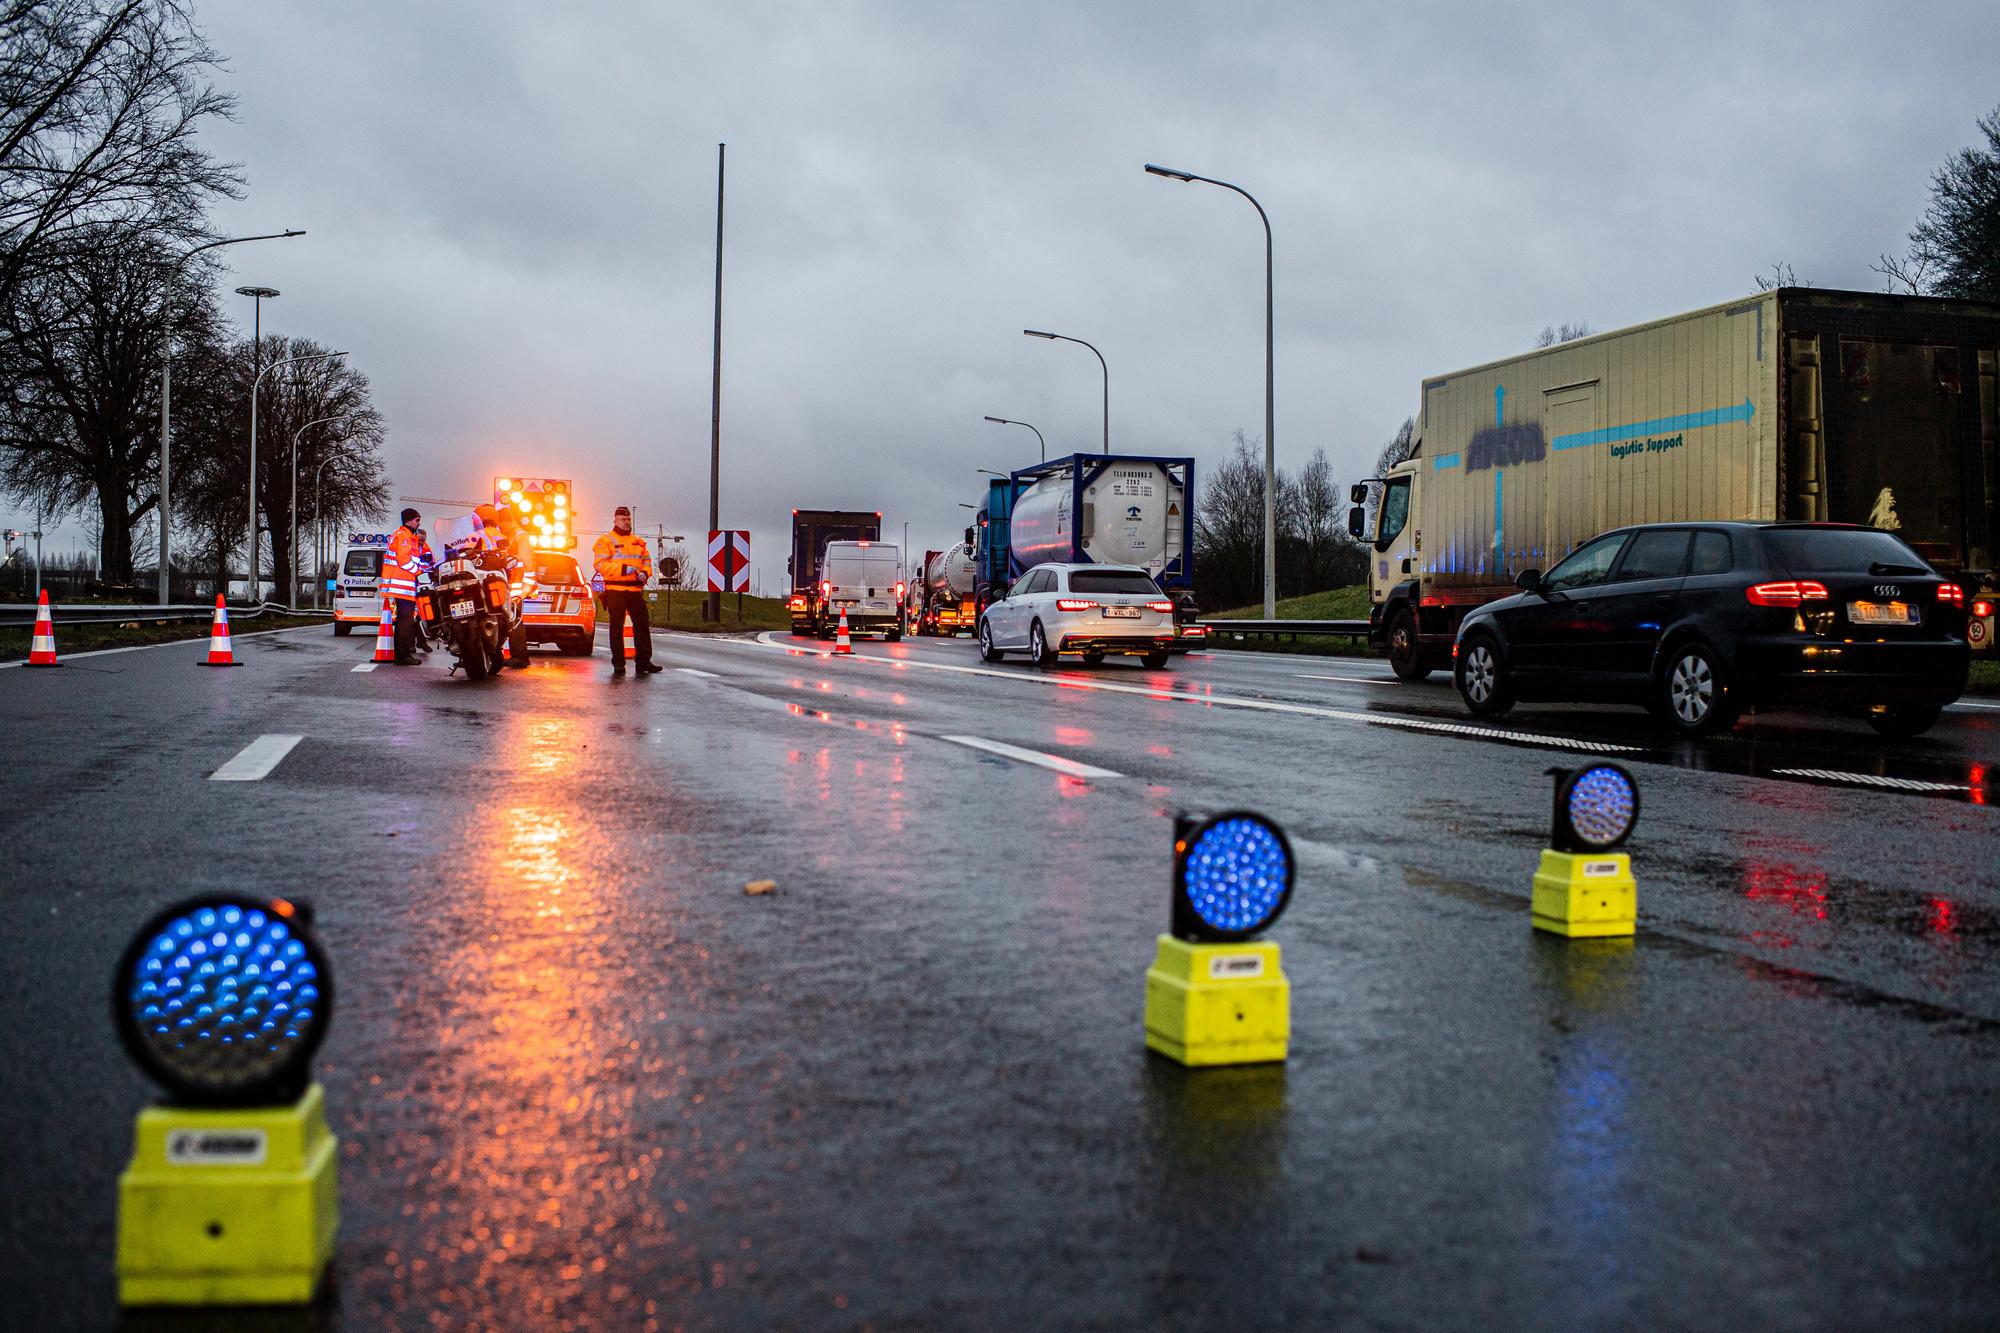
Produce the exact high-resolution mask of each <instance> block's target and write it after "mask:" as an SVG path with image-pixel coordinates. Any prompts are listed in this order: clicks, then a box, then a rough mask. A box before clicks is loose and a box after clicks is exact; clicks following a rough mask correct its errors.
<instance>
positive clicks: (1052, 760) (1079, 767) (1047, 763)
mask: <svg viewBox="0 0 2000 1333" xmlns="http://www.w3.org/2000/svg"><path fill="white" fill-rule="evenodd" d="M938 739H939V740H941V741H950V742H951V743H952V744H953V745H964V746H967V747H969V748H971V749H974V750H984V751H986V753H988V754H997V755H999V756H1000V757H1001V758H1002V759H1018V760H1020V761H1021V762H1022V763H1024V764H1034V765H1037V766H1038V767H1041V768H1050V769H1054V770H1055V771H1056V772H1058V773H1062V774H1065V775H1066V776H1069V777H1072V778H1115V777H1122V776H1123V774H1119V773H1114V772H1112V771H1111V770H1110V769H1108V768H1098V767H1095V766H1094V765H1091V764H1081V763H1078V762H1077V761H1076V760H1074V759H1065V758H1063V757H1062V756H1061V755H1059V754H1043V753H1042V752H1041V751H1040V750H1024V749H1022V748H1021V747H1020V746H1018V745H1008V744H1005V743H1004V742H1001V741H989V740H987V739H985V738H984V737H983V736H940V737H938Z"/></svg>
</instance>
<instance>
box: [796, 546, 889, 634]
mask: <svg viewBox="0 0 2000 1333" xmlns="http://www.w3.org/2000/svg"><path fill="white" fill-rule="evenodd" d="M907 591H908V589H907V587H906V585H905V584H904V581H903V552H902V549H901V548H900V547H896V546H891V545H888V544H886V543H884V542H828V543H827V544H826V553H825V554H824V555H822V556H821V557H820V562H819V593H820V596H819V607H820V612H819V614H820V619H819V624H818V626H817V629H818V631H819V635H820V637H821V638H831V637H832V636H833V634H834V632H835V631H836V630H837V629H838V628H839V625H840V613H841V612H842V611H843V610H844V611H846V612H847V628H848V630H849V631H850V632H851V633H855V634H881V635H883V636H884V637H885V638H887V639H888V640H889V642H891V643H894V642H896V641H897V640H898V639H900V638H902V637H903V597H904V594H905V593H906V592H907Z"/></svg>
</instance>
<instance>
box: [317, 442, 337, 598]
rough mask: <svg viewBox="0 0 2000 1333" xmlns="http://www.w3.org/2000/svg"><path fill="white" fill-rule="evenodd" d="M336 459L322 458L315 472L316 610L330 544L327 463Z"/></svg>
mask: <svg viewBox="0 0 2000 1333" xmlns="http://www.w3.org/2000/svg"><path fill="white" fill-rule="evenodd" d="M335 461H337V456H336V457H334V458H322V459H321V460H320V464H319V468H318V470H317V471H315V472H314V473H313V527H314V529H315V530H316V532H317V535H316V536H315V538H314V542H315V544H316V545H317V546H318V548H319V553H318V554H317V555H315V556H314V557H313V610H315V611H317V610H319V594H320V590H321V588H322V587H323V586H324V585H323V583H322V581H321V579H320V577H319V566H321V565H323V564H325V563H326V556H327V551H326V548H327V546H328V545H329V543H328V542H327V540H326V509H325V508H324V505H325V503H326V465H327V464H328V463H332V462H335Z"/></svg>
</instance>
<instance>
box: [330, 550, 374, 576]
mask: <svg viewBox="0 0 2000 1333" xmlns="http://www.w3.org/2000/svg"><path fill="white" fill-rule="evenodd" d="M340 572H341V573H343V574H360V575H363V576H365V577H368V578H371V579H372V578H374V577H376V576H377V575H378V574H380V573H381V572H382V553H381V552H380V551H349V552H348V553H347V560H346V562H345V563H343V564H342V565H341V567H340Z"/></svg>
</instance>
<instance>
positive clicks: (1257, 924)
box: [1173, 811, 1292, 941]
mask: <svg viewBox="0 0 2000 1333" xmlns="http://www.w3.org/2000/svg"><path fill="white" fill-rule="evenodd" d="M1174 888H1175V893H1174V913H1173V915H1174V921H1173V930H1174V934H1176V935H1179V936H1181V937H1182V938H1184V939H1203V940H1223V941H1233V940H1245V939H1249V938H1251V937H1252V936H1254V935H1257V934H1259V933H1261V932H1262V931H1264V930H1266V929H1268V928H1269V927H1270V925H1271V923H1272V922H1274V921H1276V920H1277V919H1278V917H1279V915H1280V914H1281V913H1283V912H1284V910H1285V905H1286V903H1288V902H1289V901H1290V900H1291V894H1292V849H1291V845H1290V844H1289V843H1288V842H1286V840H1285V834H1284V830H1282V829H1280V828H1279V827H1278V826H1277V825H1276V824H1273V823H1272V822H1271V821H1270V820H1268V819H1265V818H1264V817H1263V816H1262V815H1255V814H1251V813H1249V812H1248V811H1232V812H1230V813H1228V814H1222V815H1216V816H1214V817H1213V818H1211V819H1206V820H1194V819H1190V818H1188V817H1186V816H1183V817H1182V818H1181V819H1180V820H1179V821H1178V823H1177V825H1176V828H1175V836H1174Z"/></svg>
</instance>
